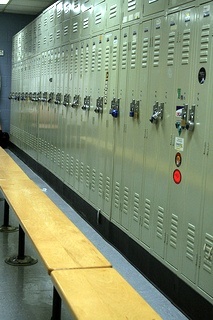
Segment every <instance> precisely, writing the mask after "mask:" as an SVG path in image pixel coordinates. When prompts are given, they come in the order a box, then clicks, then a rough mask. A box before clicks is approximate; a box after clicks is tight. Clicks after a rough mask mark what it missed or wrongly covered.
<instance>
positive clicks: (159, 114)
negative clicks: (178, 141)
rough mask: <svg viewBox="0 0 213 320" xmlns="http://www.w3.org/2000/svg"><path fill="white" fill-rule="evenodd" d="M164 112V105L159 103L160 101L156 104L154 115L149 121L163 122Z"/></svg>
mask: <svg viewBox="0 0 213 320" xmlns="http://www.w3.org/2000/svg"><path fill="white" fill-rule="evenodd" d="M163 112H164V103H160V104H159V103H158V101H156V103H155V104H154V106H153V114H152V116H151V118H150V119H149V121H150V122H151V123H157V122H158V120H162V119H163Z"/></svg>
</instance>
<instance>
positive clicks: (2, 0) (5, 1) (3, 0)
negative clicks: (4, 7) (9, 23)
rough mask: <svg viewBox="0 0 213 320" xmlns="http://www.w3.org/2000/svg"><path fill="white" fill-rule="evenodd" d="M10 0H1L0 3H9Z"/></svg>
mask: <svg viewBox="0 0 213 320" xmlns="http://www.w3.org/2000/svg"><path fill="white" fill-rule="evenodd" d="M8 2H9V0H0V4H7V3H8Z"/></svg>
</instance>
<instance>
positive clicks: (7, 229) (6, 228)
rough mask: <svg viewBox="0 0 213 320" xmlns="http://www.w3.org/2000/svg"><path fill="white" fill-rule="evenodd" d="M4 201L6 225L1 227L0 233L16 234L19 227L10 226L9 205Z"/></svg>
mask: <svg viewBox="0 0 213 320" xmlns="http://www.w3.org/2000/svg"><path fill="white" fill-rule="evenodd" d="M2 200H4V223H3V225H2V226H1V227H0V232H7V233H8V232H15V231H18V227H12V226H10V225H9V205H8V203H7V201H6V200H5V199H2Z"/></svg>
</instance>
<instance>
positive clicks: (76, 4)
mask: <svg viewBox="0 0 213 320" xmlns="http://www.w3.org/2000/svg"><path fill="white" fill-rule="evenodd" d="M79 1H80V0H74V9H76V8H78V6H79V5H80V4H79Z"/></svg>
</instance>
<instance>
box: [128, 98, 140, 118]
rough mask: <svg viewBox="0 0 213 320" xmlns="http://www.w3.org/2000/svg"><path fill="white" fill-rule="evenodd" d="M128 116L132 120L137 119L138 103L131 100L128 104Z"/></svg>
mask: <svg viewBox="0 0 213 320" xmlns="http://www.w3.org/2000/svg"><path fill="white" fill-rule="evenodd" d="M129 116H130V117H131V118H134V119H138V118H139V101H135V100H132V102H131V103H130V111H129Z"/></svg>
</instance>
